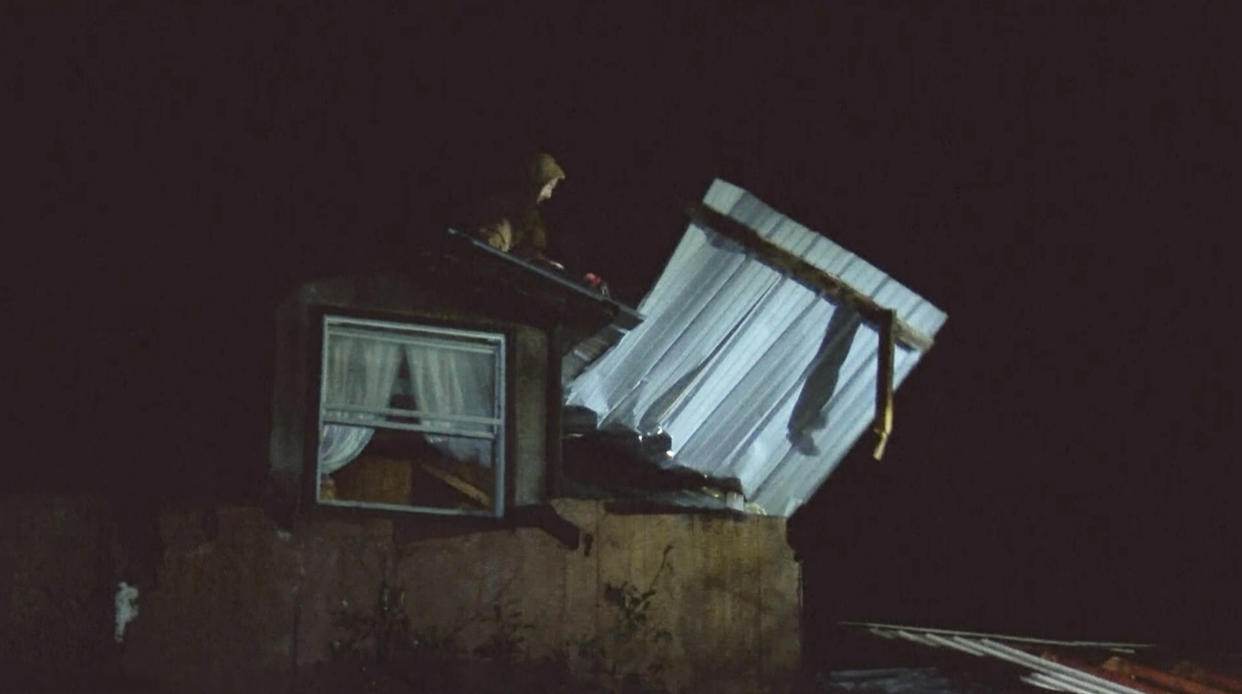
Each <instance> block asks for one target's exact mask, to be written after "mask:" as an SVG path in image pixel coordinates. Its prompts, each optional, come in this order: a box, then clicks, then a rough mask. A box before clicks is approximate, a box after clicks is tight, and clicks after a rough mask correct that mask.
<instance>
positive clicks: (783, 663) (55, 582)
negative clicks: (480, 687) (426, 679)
mask: <svg viewBox="0 0 1242 694" xmlns="http://www.w3.org/2000/svg"><path fill="white" fill-rule="evenodd" d="M555 506H556V508H557V510H558V512H559V513H560V514H561V515H562V516H563V517H565V518H566V519H568V520H570V521H571V522H573V523H574V524H576V525H577V526H578V527H579V528H580V529H581V530H582V531H583V533H584V535H583V538H584V541H583V542H582V543H581V544H580V546H579V547H578V548H577V549H573V550H571V549H568V548H567V547H566V545H564V544H562V543H561V542H559V541H558V540H556V539H554V538H553V537H552V536H550V535H549V534H547V533H545V532H544V531H542V530H540V529H537V528H510V529H496V530H487V531H481V532H469V533H466V534H457V535H454V536H444V537H423V538H422V539H404V538H405V537H406V536H407V535H408V527H409V525H408V524H409V521H407V520H398V521H396V523H395V524H394V521H393V520H392V519H390V518H370V519H363V518H359V517H345V518H343V519H342V520H326V519H324V520H313V521H299V523H298V525H297V526H296V527H295V528H294V530H293V531H292V532H287V531H283V530H280V529H279V528H278V527H277V526H275V525H274V524H273V523H272V522H271V521H270V520H269V519H268V517H267V516H266V515H265V514H264V513H263V511H262V510H260V509H258V508H243V507H225V508H219V509H209V510H185V511H164V512H163V513H161V514H160V517H159V526H160V528H159V531H160V536H161V538H162V541H163V544H164V548H163V558H162V562H161V563H160V566H159V568H158V575H157V579H156V583H155V585H153V586H141V587H142V595H141V598H140V601H139V605H140V614H139V616H138V617H137V619H136V620H134V621H133V622H132V623H131V624H130V625H129V627H128V630H127V632H126V639H125V644H124V647H123V653H122V654H121V656H120V659H121V662H122V663H123V667H124V670H125V671H126V672H127V673H128V674H129V676H131V677H136V678H139V679H142V680H146V681H153V682H157V683H159V685H160V686H161V687H167V688H169V690H177V691H224V690H230V691H266V692H270V691H275V690H277V689H279V690H280V691H304V692H312V691H333V687H334V686H336V685H335V684H334V683H333V681H332V678H333V677H334V676H336V675H335V674H334V672H335V671H334V670H333V669H332V668H333V663H337V666H338V668H339V663H340V661H341V659H340V657H339V656H338V657H336V658H334V656H333V651H332V643H333V641H334V640H339V639H341V638H342V637H343V636H346V635H348V634H349V633H350V632H349V629H347V628H345V626H344V625H345V624H346V620H347V619H349V615H352V616H353V617H359V616H366V615H373V614H374V609H375V605H376V601H377V596H378V592H379V586H380V583H381V581H386V582H387V583H388V584H390V585H392V586H394V588H395V590H397V591H403V592H404V611H405V613H406V614H407V615H408V617H409V622H410V631H411V632H412V633H415V634H423V635H430V634H432V633H439V634H445V633H452V634H454V635H455V636H456V640H457V643H458V646H459V648H460V649H461V651H462V652H469V651H472V650H473V648H474V647H475V646H477V645H479V644H482V643H485V642H486V641H487V640H488V639H489V638H493V637H494V635H495V634H497V633H498V632H505V631H506V630H507V631H508V632H509V633H513V634H519V635H520V636H522V637H523V639H524V640H523V641H522V643H521V649H520V650H521V657H522V658H523V659H525V660H527V661H530V662H535V661H538V660H540V659H541V658H544V657H545V656H555V655H557V654H568V655H569V658H568V660H566V661H565V662H567V663H569V665H570V666H571V667H574V668H578V669H579V670H581V669H583V668H587V667H589V665H590V664H591V661H590V660H589V659H587V658H583V657H580V656H579V655H578V649H577V645H578V644H582V643H584V642H588V641H589V640H591V639H592V638H594V639H596V643H598V644H603V645H605V647H606V649H607V650H608V651H609V654H608V658H607V661H608V662H611V663H613V664H619V665H620V666H621V668H622V669H623V670H625V669H629V670H634V671H639V670H644V671H645V669H646V668H647V667H648V666H649V665H651V664H653V663H656V662H659V661H666V662H667V663H668V667H667V669H666V671H665V672H664V673H663V675H662V676H661V679H662V680H663V681H664V683H665V684H666V685H668V686H669V688H670V689H673V690H676V689H682V688H686V689H689V690H706V689H712V690H715V691H765V690H771V689H777V690H779V689H782V688H784V687H785V686H787V685H788V683H789V682H790V681H791V678H792V675H793V674H794V672H795V670H796V669H797V666H798V659H799V637H798V626H799V615H800V607H801V606H800V570H799V567H798V565H797V563H796V562H795V560H794V558H793V554H792V551H791V550H790V548H789V547H788V545H787V543H786V541H785V524H784V520H783V519H780V518H765V517H744V518H735V517H725V516H707V515H692V514H641V515H640V514H621V513H612V512H609V511H608V509H607V505H606V504H605V503H604V502H597V501H571V500H558V501H557V502H556V503H555ZM57 509H60V510H57ZM66 509H79V510H77V511H67V510H66ZM8 515H10V516H13V517H14V518H11V519H9V520H10V521H12V520H19V521H20V522H23V523H25V526H24V527H27V528H29V529H30V533H29V534H28V535H26V536H24V537H23V536H19V535H18V534H17V533H16V532H15V531H10V532H9V533H8V534H6V535H5V536H4V538H5V545H4V550H5V552H6V554H8V555H9V558H17V559H23V558H25V559H24V562H25V568H24V569H23V570H22V571H19V572H15V573H14V574H13V579H12V583H11V584H10V585H8V586H7V588H8V590H7V591H6V593H5V594H4V595H0V598H4V597H6V596H7V600H5V603H6V604H5V607H6V608H7V610H8V611H7V612H6V613H3V614H0V619H2V620H3V621H0V630H2V631H3V633H5V634H8V635H10V637H9V638H10V639H16V640H18V641H23V642H25V643H28V646H27V647H26V649H25V651H24V653H25V656H24V658H26V659H27V660H32V661H33V660H41V661H44V662H55V660H56V658H58V657H59V655H58V653H59V652H60V651H64V650H66V648H78V649H79V650H81V648H80V647H77V646H69V645H68V644H70V642H73V643H77V642H78V641H81V639H82V638H87V639H88V640H89V638H91V636H90V635H91V634H94V637H95V638H98V639H99V640H101V641H103V642H104V643H108V642H110V641H111V636H112V624H111V621H110V620H108V619H107V618H106V617H105V618H103V619H98V618H97V619H94V620H93V621H92V620H76V624H77V626H73V627H70V626H68V625H69V623H71V622H75V620H74V619H72V618H70V616H69V615H68V614H66V613H65V610H64V609H61V608H62V607H67V604H66V603H64V601H65V599H66V598H73V599H76V600H80V601H84V602H90V603H91V604H96V605H97V604H98V603H99V601H100V599H101V595H100V590H99V588H98V587H99V586H100V585H106V584H107V583H108V582H109V580H110V579H109V578H108V577H104V574H106V573H107V571H106V570H105V569H101V568H100V562H99V560H98V557H99V555H100V552H101V549H100V548H99V547H98V546H97V545H98V543H100V542H104V540H102V539H99V538H102V537H106V533H104V534H101V533H100V532H99V531H98V530H97V528H98V527H99V526H100V523H101V519H100V514H99V510H98V507H97V505H96V506H91V505H90V504H89V503H88V504H86V505H82V504H81V503H78V504H73V503H68V502H65V501H64V500H56V499H41V500H37V501H27V502H26V503H25V504H24V505H23V506H22V510H21V511H20V512H9V513H8ZM69 516H72V518H70V517H69ZM19 517H24V520H21V518H19ZM58 517H62V518H64V520H62V521H59V525H57V522H58V521H56V518H58ZM415 522H417V521H415ZM71 526H73V527H71ZM13 527H14V526H13V525H11V524H8V523H6V528H13ZM57 528H60V530H57ZM92 528H96V530H95V531H92V530H91V529H92ZM403 528H405V529H403ZM61 530H63V531H64V532H61ZM57 538H59V540H57ZM92 538H95V539H94V540H92ZM49 539H51V540H56V541H54V542H51V543H50V544H49V543H48V540H49ZM75 543H76V544H75ZM62 545H63V546H62ZM71 545H72V546H71ZM78 545H82V546H78ZM666 548H669V549H667V551H666ZM62 554H63V555H64V556H63V557H62V556H61V555H62ZM88 557H94V559H86V558H88ZM75 565H76V568H74V566H75ZM662 565H663V568H661V566H662ZM0 575H3V574H0ZM92 576H93V578H92ZM627 582H628V583H629V584H630V585H634V586H637V587H638V589H639V590H636V591H635V592H640V591H645V590H647V589H648V588H650V589H652V590H654V595H653V597H652V598H651V600H650V606H649V608H648V609H646V610H645V611H642V612H643V613H644V614H645V616H646V620H647V621H646V626H645V627H643V628H642V629H641V631H642V633H639V634H637V635H636V636H634V637H632V638H626V637H625V633H626V632H624V631H623V628H624V626H625V625H627V624H628V625H630V626H633V623H634V620H629V621H626V620H625V619H624V618H623V611H622V610H620V609H618V608H617V607H616V606H615V604H614V602H615V598H616V597H617V596H618V594H619V593H618V590H617V588H618V587H620V586H623V585H625V584H626V583H627ZM113 585H114V584H113ZM396 594H397V593H394V596H395V595H396ZM75 596H77V597H75ZM103 598H104V602H105V605H106V607H107V609H106V610H96V612H99V613H100V614H101V615H104V614H110V605H111V594H110V593H109V594H107V595H105V596H103ZM496 606H502V607H503V608H504V612H503V614H504V615H505V616H504V617H503V620H502V621H503V622H505V624H502V623H501V621H498V620H497V618H496V613H495V609H494V608H495V607H496ZM629 614H630V616H631V617H633V616H634V615H635V614H636V612H635V611H633V610H631V611H630V612H629ZM99 616H100V615H96V617H99ZM56 620H66V621H65V624H63V625H62V624H54V623H53V622H55V621H56ZM41 624H42V625H43V626H39V625H41ZM506 625H507V626H506ZM78 632H82V633H83V634H85V635H86V636H81V635H76V636H75V634H78ZM665 633H666V635H665ZM40 634H42V636H40ZM12 635H17V636H12ZM26 635H34V636H36V637H38V638H34V639H33V640H29V641H28V640H27V638H26ZM74 639H77V641H74ZM35 644H42V646H39V647H38V648H36V646H35ZM480 672H486V670H480ZM338 674H339V673H338Z"/></svg>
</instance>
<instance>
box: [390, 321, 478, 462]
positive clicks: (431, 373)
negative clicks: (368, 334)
mask: <svg viewBox="0 0 1242 694" xmlns="http://www.w3.org/2000/svg"><path fill="white" fill-rule="evenodd" d="M405 354H406V360H407V362H408V363H409V366H410V387H411V389H412V391H413V392H412V395H413V396H414V402H415V403H417V406H418V408H419V409H420V410H424V411H433V412H436V413H440V414H452V415H468V416H473V417H494V416H495V410H494V407H495V402H497V400H496V397H495V395H496V381H495V379H496V369H495V355H494V354H492V353H488V352H465V351H460V350H456V349H451V348H445V347H434V346H430V345H407V346H406V348H405ZM434 424H435V425H436V426H437V427H440V428H445V429H449V430H453V429H457V430H462V429H473V430H475V431H478V430H480V429H487V428H489V427H488V425H484V424H467V423H462V422H434ZM426 438H427V442H428V443H430V444H431V445H432V446H435V447H436V448H437V449H438V450H440V451H441V452H443V453H445V454H447V455H449V456H452V457H453V458H456V459H457V460H463V461H469V462H472V463H476V464H479V465H483V466H485V467H491V465H492V445H493V441H492V440H489V439H477V438H462V437H457V436H444V435H436V434H427V435H426Z"/></svg>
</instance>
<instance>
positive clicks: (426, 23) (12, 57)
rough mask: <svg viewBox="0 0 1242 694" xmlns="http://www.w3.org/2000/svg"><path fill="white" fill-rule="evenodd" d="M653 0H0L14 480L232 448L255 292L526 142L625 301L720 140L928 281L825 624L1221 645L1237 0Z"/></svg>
mask: <svg viewBox="0 0 1242 694" xmlns="http://www.w3.org/2000/svg"><path fill="white" fill-rule="evenodd" d="M582 4H583V5H586V4H589V3H582ZM676 4H677V6H678V7H679V8H680V9H678V10H675V11H674V10H664V11H661V12H636V11H626V12H621V11H619V10H616V9H613V10H608V11H601V10H590V11H588V10H585V9H581V8H576V7H569V6H566V7H553V6H541V10H542V11H541V12H539V13H537V14H536V13H530V12H528V11H516V10H514V11H509V12H507V13H505V14H498V13H496V12H495V11H492V10H489V9H485V7H484V6H479V5H471V4H458V5H457V7H456V9H455V10H454V11H452V12H447V11H444V10H435V9H423V10H413V9H409V8H405V7H400V6H398V5H390V6H383V7H382V8H379V9H374V10H367V11H362V10H358V9H344V7H345V5H344V4H341V5H340V7H335V8H334V7H324V6H321V5H320V4H312V3H302V2H299V3H289V4H285V5H276V6H272V7H260V8H253V7H248V6H244V4H242V3H238V4H236V5H233V6H228V7H223V6H221V5H220V3H197V2H187V3H176V4H175V6H174V7H164V3H154V2H136V3H111V4H109V3H92V4H91V6H90V8H89V9H85V8H76V7H74V6H73V4H72V3H59V4H56V5H53V6H46V7H42V6H38V5H40V4H38V3H12V2H5V3H4V4H3V5H0V26H5V27H6V28H7V31H6V32H5V33H6V34H9V35H11V36H13V38H12V39H6V40H4V41H0V45H2V46H3V47H2V48H0V57H2V58H3V60H0V65H2V66H3V67H0V90H2V91H0V94H3V102H4V104H5V106H4V111H5V112H6V115H5V116H3V120H4V121H5V122H6V124H7V125H6V131H7V132H6V135H7V136H8V137H6V140H8V142H6V144H5V145H4V148H3V149H4V159H5V167H4V168H5V169H7V170H8V172H9V175H8V176H7V177H6V179H7V180H8V183H6V185H5V192H6V196H5V198H6V201H7V202H6V204H5V205H4V206H3V207H4V209H3V210H0V225H2V226H3V227H4V228H5V229H6V231H7V237H8V239H9V251H8V252H7V253H6V254H5V256H6V257H5V265H6V266H8V267H7V268H6V271H5V284H4V289H3V294H2V295H0V301H3V306H4V309H5V312H6V316H7V317H8V320H7V321H6V322H7V323H8V325H9V326H10V334H11V335H15V336H16V339H15V341H16V343H17V344H18V346H19V347H20V348H21V349H19V350H18V354H19V355H20V358H19V361H17V362H16V364H15V366H16V368H15V369H13V371H12V373H11V374H10V375H7V376H6V377H5V378H6V380H8V379H11V380H12V384H11V386H12V387H9V388H7V389H6V390H7V392H9V393H10V394H11V396H10V397H11V400H10V407H9V411H8V412H7V413H6V417H5V421H6V422H7V423H8V424H9V428H10V431H11V434H10V437H9V438H10V443H11V444H12V443H16V446H15V447H13V446H12V445H11V446H10V451H11V453H12V454H11V455H8V456H6V458H7V460H8V461H9V463H8V465H9V470H10V474H9V479H10V481H11V482H13V483H14V484H15V485H16V486H19V487H20V486H25V487H41V486H44V487H45V486H48V485H56V486H74V485H75V484H76V485H78V486H90V485H93V484H98V483H101V482H102V483H107V484H113V485H119V486H120V487H121V488H124V489H131V490H134V491H135V492H139V491H141V490H143V489H162V488H163V487H161V486H160V485H161V484H166V483H167V482H168V481H170V480H171V481H177V482H180V483H182V484H183V485H192V486H194V487H195V488H196V489H199V490H210V491H212V492H215V493H218V494H224V495H229V494H230V493H232V492H234V491H235V490H236V489H237V488H239V487H244V486H245V485H246V484H248V483H247V482H245V481H239V479H242V480H244V478H245V475H246V474H248V473H245V472H238V471H239V470H240V471H254V470H261V468H262V465H263V457H264V456H265V450H264V446H265V443H266V422H267V400H266V397H267V385H266V381H265V379H266V378H267V372H268V365H269V363H270V360H271V354H270V344H269V337H268V336H269V334H270V323H269V321H270V315H271V308H272V305H273V302H274V300H275V297H277V296H278V295H279V294H280V293H281V292H282V291H284V290H286V289H287V288H289V287H290V286H291V285H292V284H293V283H295V282H297V281H300V280H304V279H309V278H312V277H315V276H319V275H322V274H325V273H330V272H337V271H343V270H351V269H358V268H362V267H366V266H368V264H369V263H372V262H373V261H374V260H375V259H376V258H379V257H392V256H393V255H394V254H396V253H399V252H400V251H401V250H402V249H403V248H409V247H410V246H411V245H416V244H417V243H418V239H420V238H425V237H426V235H428V234H434V233H438V232H439V230H440V229H442V228H443V226H444V224H445V223H446V222H447V221H448V220H450V219H451V218H452V216H451V215H452V211H453V209H454V205H455V204H456V203H455V201H457V200H458V199H460V197H461V195H462V192H463V191H465V190H468V189H469V188H470V185H471V181H477V180H479V173H478V172H480V171H483V170H485V169H486V167H487V165H488V163H489V161H490V160H489V156H490V155H494V153H497V152H503V151H506V150H507V149H509V148H510V147H512V146H515V144H528V143H540V144H543V145H544V146H546V147H547V148H548V149H550V150H551V151H553V152H555V153H556V154H557V155H558V157H559V158H560V159H561V160H562V161H563V163H564V165H565V168H566V169H567V171H568V172H569V179H568V180H567V181H566V183H565V185H564V186H563V187H562V188H561V189H560V191H558V197H556V198H555V199H554V200H553V201H552V202H551V203H550V206H549V209H548V211H547V217H548V219H549V224H550V226H551V227H552V229H553V234H554V249H555V251H556V255H557V256H559V257H561V258H562V259H564V260H565V261H566V262H567V263H568V264H570V266H571V267H574V268H578V269H582V270H587V269H590V270H595V271H598V272H600V273H602V274H603V275H604V276H605V277H606V278H608V280H609V282H610V283H611V284H612V285H613V287H614V289H615V290H617V292H618V293H619V294H620V295H621V296H622V297H623V298H625V299H628V300H630V301H631V302H635V303H636V302H637V300H638V299H639V298H640V297H641V295H642V292H643V291H644V290H645V288H646V287H647V286H649V285H650V283H651V282H652V280H653V279H654V278H655V276H656V275H657V274H658V272H659V270H660V268H661V264H662V263H663V261H664V260H665V259H666V258H667V256H668V254H669V252H670V251H671V250H672V248H673V245H674V244H675V243H676V241H677V239H678V238H679V237H680V234H681V233H682V231H683V229H684V226H685V222H684V218H683V217H682V215H681V212H680V203H681V202H682V201H685V200H692V199H697V198H699V197H701V195H702V194H703V192H704V191H705V190H706V188H707V186H708V184H709V183H710V181H711V178H712V177H713V176H720V177H723V178H726V179H728V180H731V181H733V182H734V183H737V184H739V185H741V186H743V187H745V188H747V189H749V190H751V191H752V192H754V193H756V194H757V195H758V196H759V197H761V198H763V199H764V200H766V201H767V202H769V203H770V204H772V205H774V206H775V207H777V208H778V209H781V210H783V211H785V212H786V213H788V214H790V215H791V216H793V217H794V218H796V219H798V220H799V221H801V222H803V223H805V224H807V225H808V226H810V227H812V228H815V229H817V230H820V231H821V232H824V233H826V234H827V235H828V236H830V237H831V238H833V239H834V240H836V241H837V242H839V243H841V244H842V245H844V246H846V247H848V248H850V249H851V250H853V251H855V252H857V253H859V254H860V255H862V256H863V257H865V258H867V259H869V260H870V261H871V262H873V263H874V264H876V265H877V266H879V267H881V268H882V269H884V270H885V271H887V272H888V273H890V274H891V275H893V276H895V277H897V278H898V279H900V280H901V281H902V282H903V283H905V284H907V285H908V286H910V287H911V288H912V289H914V290H915V291H917V292H919V293H921V294H922V295H923V296H925V297H927V298H928V299H930V300H931V301H933V302H934V303H936V304H937V305H938V306H940V307H941V308H943V309H944V310H946V311H947V312H948V313H949V322H948V324H947V327H946V328H945V329H944V330H943V331H942V333H941V334H940V336H939V340H938V344H937V346H936V348H935V349H934V350H933V351H932V352H931V353H930V354H929V355H928V357H927V358H926V359H925V361H924V362H923V363H922V364H921V365H920V366H919V368H918V369H917V370H916V372H915V374H914V375H913V376H912V377H911V379H910V381H909V382H908V383H907V385H906V387H904V388H903V389H902V391H901V392H900V393H899V396H898V399H897V408H898V409H897V422H896V430H895V434H894V438H893V439H892V441H891V443H890V446H889V453H888V456H887V457H886V459H885V460H884V461H883V462H881V463H872V462H870V461H868V460H866V459H865V455H855V456H852V457H851V459H849V460H847V461H846V463H845V464H844V466H843V467H842V469H841V470H840V472H839V474H838V475H836V476H834V478H833V479H832V480H831V481H830V483H829V484H828V485H827V486H826V487H825V488H824V490H823V491H822V492H821V494H820V495H819V496H818V497H817V498H816V499H815V500H814V502H813V503H811V504H810V505H809V506H808V507H807V508H806V509H804V511H803V512H801V513H800V515H799V517H797V518H796V519H795V522H794V527H793V532H792V537H793V538H794V540H795V543H796V545H797V546H798V548H799V550H800V552H801V553H802V554H803V556H805V557H807V564H806V579H807V605H808V608H809V609H810V614H811V618H810V619H811V621H810V622H809V624H810V626H809V627H808V628H809V629H810V630H811V631H810V633H811V634H812V635H813V634H814V633H816V632H815V630H816V629H817V628H818V627H817V626H816V625H818V624H823V623H827V621H829V620H831V619H837V618H874V619H887V620H893V621H918V622H924V623H932V624H936V625H942V626H961V627H973V628H997V629H1004V628H1012V629H1024V630H1030V631H1039V632H1043V633H1048V634H1050V635H1065V634H1069V635H1073V636H1086V637H1101V638H1153V639H1189V640H1203V641H1208V642H1214V643H1217V644H1229V645H1232V646H1237V645H1238V641H1239V638H1238V636H1237V635H1238V633H1239V631H1238V627H1239V626H1242V599H1239V597H1238V596H1237V594H1238V592H1239V591H1238V586H1239V585H1242V566H1240V562H1242V548H1240V544H1239V543H1240V541H1242V532H1239V530H1238V528H1237V523H1236V515H1237V514H1236V512H1235V506H1236V504H1235V501H1234V499H1235V497H1237V496H1238V492H1239V481H1240V480H1242V476H1240V475H1239V473H1238V472H1237V471H1236V465H1237V462H1238V458H1239V456H1238V453H1237V449H1236V446H1235V442H1234V438H1235V437H1234V434H1235V429H1236V424H1237V417H1238V415H1237V408H1236V403H1235V399H1236V398H1235V395H1234V388H1235V386H1236V384H1237V383H1238V373H1237V363H1236V362H1237V360H1236V358H1235V347H1234V344H1235V343H1234V342H1233V341H1232V340H1231V335H1230V333H1231V332H1232V330H1231V327H1230V326H1231V325H1232V323H1233V322H1234V321H1235V320H1236V307H1237V303H1238V301H1237V300H1238V289H1237V288H1236V285H1235V283H1234V281H1233V280H1234V277H1233V274H1234V273H1233V268H1234V267H1235V266H1236V263H1237V257H1238V256H1237V244H1236V243H1235V242H1234V235H1235V233H1236V231H1237V229H1239V228H1242V226H1240V224H1239V222H1242V214H1239V210H1238V202H1237V200H1236V198H1237V195H1236V191H1237V190H1238V189H1239V185H1238V175H1237V162H1238V161H1239V158H1238V154H1239V146H1238V145H1239V140H1240V139H1242V122H1240V120H1239V119H1240V117H1242V114H1240V112H1239V103H1238V86H1237V85H1238V84H1242V71H1240V70H1239V67H1240V63H1242V51H1240V50H1239V49H1238V48H1237V47H1236V45H1235V42H1234V41H1233V39H1234V37H1236V36H1238V35H1239V34H1238V30H1239V28H1240V27H1239V22H1238V19H1239V16H1238V9H1237V5H1236V4H1235V3H1231V2H1219V3H1207V4H1205V3H1176V4H1175V3H1130V2H1120V3H1073V4H1069V3H1067V4H1064V5H1059V6H1050V5H1049V4H1048V3H1036V2H1031V3H1019V4H1010V5H1008V6H1007V7H1006V8H1005V9H997V5H998V4H997V3H981V2H971V3H948V4H944V5H937V6H936V7H934V8H933V7H931V5H930V4H928V3H911V5H912V6H914V7H917V8H918V9H912V8H908V7H906V6H905V5H902V4H898V3H884V2H881V3H853V2H848V3H847V2H842V3H817V4H815V5H811V6H801V5H799V6H792V5H789V4H787V3H766V4H764V7H763V8H762V9H758V8H754V9H747V10H742V9H734V6H733V5H732V4H730V5H706V4H681V3H676ZM1174 5H1176V9H1173V7H1174ZM377 7H380V6H378V5H377ZM856 453H857V452H856ZM66 459H69V460H74V461H77V462H76V463H75V464H72V465H70V466H68V469H67V470H66V469H65V466H64V464H63V461H64V460H66ZM32 461H33V462H32ZM205 471H206V472H205ZM189 481H192V482H189Z"/></svg>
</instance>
